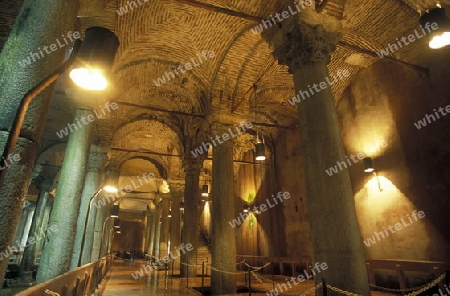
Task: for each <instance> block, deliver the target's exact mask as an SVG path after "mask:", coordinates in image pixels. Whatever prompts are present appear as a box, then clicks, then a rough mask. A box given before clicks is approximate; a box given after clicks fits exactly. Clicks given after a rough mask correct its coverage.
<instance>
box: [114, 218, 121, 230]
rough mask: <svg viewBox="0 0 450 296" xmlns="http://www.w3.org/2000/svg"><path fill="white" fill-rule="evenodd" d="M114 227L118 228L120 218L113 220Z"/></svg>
mask: <svg viewBox="0 0 450 296" xmlns="http://www.w3.org/2000/svg"><path fill="white" fill-rule="evenodd" d="M114 228H116V229H119V228H120V219H119V218H117V219H115V220H114Z"/></svg>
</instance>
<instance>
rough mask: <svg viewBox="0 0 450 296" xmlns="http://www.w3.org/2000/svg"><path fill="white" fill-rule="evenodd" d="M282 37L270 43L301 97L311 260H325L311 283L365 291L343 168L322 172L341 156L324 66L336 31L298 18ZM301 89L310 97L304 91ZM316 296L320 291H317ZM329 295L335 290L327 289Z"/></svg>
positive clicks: (347, 178)
mask: <svg viewBox="0 0 450 296" xmlns="http://www.w3.org/2000/svg"><path fill="white" fill-rule="evenodd" d="M286 37H287V38H286V39H285V40H284V43H283V44H281V45H280V46H279V47H276V50H275V55H278V57H279V58H280V62H281V63H283V64H286V65H288V66H289V67H290V72H291V73H293V75H294V85H295V90H296V94H299V96H298V97H297V98H299V97H300V98H301V97H305V99H303V100H299V101H298V102H297V106H298V116H299V123H300V139H301V144H302V152H303V157H304V164H305V167H304V169H305V185H306V193H307V201H308V211H309V222H310V227H311V241H312V248H313V257H314V261H315V262H319V263H323V262H325V263H326V264H327V265H328V269H326V270H323V271H321V275H320V277H316V283H319V282H320V279H321V277H323V278H324V279H325V280H326V282H327V283H328V284H331V285H333V286H335V287H338V288H340V289H343V290H346V291H350V292H352V293H358V294H362V295H369V288H368V282H367V273H366V266H365V262H364V249H363V246H362V239H361V235H360V231H359V225H358V220H357V217H356V209H355V203H354V200H353V191H352V184H351V181H350V174H349V171H348V170H343V171H340V172H339V173H337V174H334V175H332V176H329V175H328V174H327V173H326V172H325V170H326V169H328V168H329V167H330V166H333V165H334V164H336V162H337V161H343V160H345V156H346V155H345V151H344V145H343V142H342V136H341V131H340V128H339V121H338V117H337V112H336V107H335V100H334V97H333V93H332V88H331V86H330V85H329V84H331V83H328V81H330V79H331V80H333V78H332V77H330V75H329V72H328V68H327V64H328V63H329V61H330V53H331V52H332V51H333V50H334V48H335V44H336V43H337V40H338V38H339V35H338V34H337V33H333V32H328V31H326V30H325V29H324V27H323V26H322V25H317V26H312V25H308V24H303V23H299V24H297V25H296V26H295V28H294V30H293V31H292V32H290V33H289V34H288V35H286ZM327 79H328V80H327ZM320 84H322V85H321V86H320V88H319V87H318V86H319V85H320ZM324 84H325V87H323V86H324ZM314 85H315V86H314ZM307 92H309V94H311V96H309V95H308V96H306V95H305V93H307ZM333 205H339V208H336V207H335V206H333ZM318 295H322V294H321V291H319V294H318ZM329 295H339V293H336V292H333V291H330V292H329Z"/></svg>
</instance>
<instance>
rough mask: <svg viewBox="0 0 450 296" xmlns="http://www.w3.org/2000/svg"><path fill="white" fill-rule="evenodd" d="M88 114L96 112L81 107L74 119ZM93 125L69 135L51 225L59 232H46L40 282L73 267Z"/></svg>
mask: <svg viewBox="0 0 450 296" xmlns="http://www.w3.org/2000/svg"><path fill="white" fill-rule="evenodd" d="M88 116H94V113H93V112H92V110H89V109H81V108H78V109H77V110H76V111H75V114H74V120H75V119H79V118H83V117H84V118H87V117H88ZM93 128H94V124H85V125H81V127H79V128H78V129H75V130H74V131H73V132H72V133H71V134H70V135H69V140H68V143H67V148H66V152H65V155H64V160H63V164H62V167H61V176H60V179H59V183H58V187H57V189H56V198H55V201H54V203H53V210H52V213H51V216H50V221H49V225H52V226H56V229H57V232H50V233H48V235H47V238H48V240H47V241H46V244H45V245H44V250H43V252H42V257H41V262H40V266H39V269H38V273H37V278H36V281H37V282H38V283H43V282H45V281H48V280H50V279H52V278H55V277H56V276H58V275H61V274H63V273H65V272H67V271H69V270H70V260H71V257H72V251H73V245H74V241H75V235H74V234H75V231H76V226H77V216H78V211H79V208H80V202H81V194H82V190H83V186H84V178H85V173H86V166H87V161H88V157H89V150H90V148H91V140H92V134H93Z"/></svg>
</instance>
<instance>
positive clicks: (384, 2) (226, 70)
mask: <svg viewBox="0 0 450 296" xmlns="http://www.w3.org/2000/svg"><path fill="white" fill-rule="evenodd" d="M20 2H21V1H12V0H11V1H4V2H3V3H2V4H0V5H1V6H2V7H4V8H5V9H3V8H2V11H1V12H0V15H1V16H2V17H1V18H0V20H1V21H0V48H2V47H3V44H4V42H5V40H6V37H7V34H8V32H9V30H10V29H11V26H12V24H13V23H14V19H15V17H16V16H17V13H18V11H19V9H20ZM81 2H82V8H81V11H80V18H79V20H80V22H79V23H78V24H77V27H76V28H75V29H76V30H79V31H83V32H84V30H85V29H86V28H88V27H91V26H96V25H98V26H103V27H107V28H109V29H110V30H112V31H113V32H115V34H116V35H117V36H118V37H119V40H120V47H119V52H118V54H117V56H116V60H115V64H114V66H113V69H112V83H111V84H112V87H111V89H110V92H109V99H110V100H111V101H114V102H118V104H119V107H120V108H119V109H118V110H117V111H115V112H113V113H111V114H110V116H109V117H108V118H104V119H101V120H98V121H97V122H96V127H95V133H96V142H97V143H98V144H100V145H102V146H105V147H108V148H111V149H110V150H109V162H110V164H112V165H116V166H119V167H120V166H123V167H126V171H127V174H133V172H134V173H135V174H137V172H142V171H145V170H146V169H148V170H155V171H158V170H159V171H158V172H155V173H157V175H158V176H160V177H163V178H168V179H173V180H180V179H182V178H183V171H182V159H181V157H179V156H180V155H183V154H187V153H189V151H185V150H186V145H185V142H186V140H185V139H186V137H185V136H186V135H192V134H196V133H199V132H203V131H204V129H205V127H204V125H203V124H202V121H203V119H205V114H206V113H207V112H208V110H209V108H210V106H211V104H214V101H215V100H216V101H219V102H220V106H221V110H222V111H223V113H226V114H228V115H235V117H236V118H238V119H237V120H236V122H239V121H241V120H244V119H245V120H251V121H252V122H254V121H256V122H259V123H261V124H262V126H260V131H262V132H263V133H264V135H265V137H266V138H267V139H268V141H269V142H270V141H275V140H276V138H277V133H278V129H277V126H281V128H293V127H295V126H296V124H297V119H296V110H295V109H294V107H291V106H290V104H288V103H287V100H288V99H289V98H291V97H292V96H293V95H294V92H295V91H294V85H293V80H292V76H291V74H289V73H288V70H287V67H285V66H282V65H279V64H278V63H277V61H275V60H274V58H273V57H272V54H271V53H272V49H271V48H270V46H269V44H268V43H267V42H266V40H264V39H263V38H262V36H261V35H260V34H254V33H253V32H252V30H251V29H252V28H253V27H254V26H255V25H257V24H258V20H262V19H267V18H269V16H270V15H273V14H274V13H276V12H281V11H283V10H286V9H287V7H289V6H291V5H294V1H292V0H278V1H277V0H264V1H262V0H248V1H243V0H149V1H147V2H145V0H140V2H141V5H139V4H138V5H137V6H138V7H135V8H134V9H133V10H130V9H129V12H128V13H125V14H123V15H122V16H119V15H118V13H117V12H116V10H117V9H119V8H120V7H122V6H126V5H127V1H126V0H117V1H106V0H96V1H81ZM130 2H131V1H130ZM136 2H137V1H136ZM316 2H318V4H319V3H320V4H321V5H322V6H323V7H322V9H321V11H320V12H318V13H323V14H326V15H328V16H329V17H333V18H336V19H338V20H340V21H341V22H342V36H343V37H342V39H341V41H340V43H339V44H338V47H337V49H336V51H335V52H334V53H333V54H332V61H331V64H330V65H329V69H330V73H331V75H333V73H336V71H339V70H344V69H346V70H348V71H349V72H350V73H351V75H350V76H349V77H348V78H347V79H345V80H342V81H340V82H339V83H337V84H335V85H334V86H333V92H334V96H335V99H336V101H338V100H339V99H340V97H341V94H342V92H343V91H344V89H345V88H346V87H347V86H348V84H349V83H350V82H351V80H352V78H353V77H354V75H356V74H357V73H358V71H359V70H361V69H362V68H365V67H368V66H370V65H371V64H373V63H376V62H382V59H380V58H378V57H377V55H376V54H375V52H377V51H379V50H380V49H383V48H385V47H386V46H387V44H388V43H390V42H393V41H395V39H396V38H399V37H402V36H406V35H407V34H410V33H411V32H413V31H414V30H415V29H418V28H419V24H418V19H419V17H420V15H419V12H423V11H424V10H425V9H426V8H427V7H428V8H431V7H434V6H435V5H436V3H437V1H434V0H404V1H401V0H370V1H361V0H347V1H346V0H328V1H327V0H324V1H316ZM440 4H441V5H442V6H443V7H444V8H447V11H450V0H442V1H440ZM275 30H276V29H275ZM203 51H213V52H214V57H213V58H209V59H206V60H205V61H204V62H203V63H202V64H201V65H200V66H198V67H194V68H193V69H192V70H191V71H187V72H186V73H184V74H182V75H177V77H175V78H173V79H171V80H170V81H168V82H167V83H165V84H163V85H161V86H159V87H158V86H156V85H155V83H154V80H156V79H157V78H158V77H161V76H163V75H164V73H165V72H168V71H171V70H172V69H173V68H174V67H177V66H178V65H184V64H185V63H186V62H190V61H191V59H192V58H196V57H197V55H201V54H202V52H203ZM432 54H433V53H432V52H430V51H429V50H428V47H427V45H426V41H425V38H422V39H420V40H418V41H416V42H414V43H411V44H410V45H408V46H407V47H403V48H402V49H400V50H399V51H397V52H395V53H394V54H393V59H395V61H394V62H396V63H402V64H404V65H406V66H408V67H414V68H416V69H418V71H424V72H428V71H429V72H432V71H434V70H437V69H438V67H439V65H435V64H432V63H431V61H430V60H431V59H430V57H431V55H432ZM197 61H198V59H197ZM255 82H257V84H258V90H257V91H256V94H255V93H254V91H253V89H252V85H253V84H254V83H255ZM64 89H65V83H64V81H60V82H59V85H58V88H57V92H56V94H55V97H54V99H53V101H52V107H51V108H52V109H51V112H50V115H49V117H48V120H47V126H46V133H45V135H44V137H43V139H42V143H41V149H40V151H41V152H44V151H45V153H44V154H43V156H42V157H38V158H37V159H38V164H39V166H38V167H39V170H42V167H45V166H46V165H48V166H54V165H58V162H59V164H60V162H61V160H62V157H60V154H61V146H63V145H64V142H65V141H66V140H67V139H58V137H57V136H56V134H55V132H56V131H58V130H60V129H61V128H63V127H64V126H65V124H67V122H69V121H71V116H72V115H71V112H72V110H73V108H74V106H73V104H72V105H70V104H68V103H67V100H66V98H65V95H64ZM255 106H258V108H255ZM167 110H170V111H175V112H172V113H168V112H166V111H167ZM255 111H259V112H258V114H257V115H256V116H255ZM62 119H63V120H62ZM239 141H241V143H239V144H238V145H237V147H239V148H238V149H235V159H239V158H240V159H242V155H243V153H244V152H246V151H248V150H249V149H251V145H249V144H248V142H249V141H251V138H250V140H249V137H241V138H240V139H239ZM52 151H54V153H52ZM54 155H56V156H58V157H57V158H56V159H58V161H56V162H55V157H54ZM131 159H132V160H133V161H131ZM135 159H138V160H139V159H140V160H141V161H136V160H135ZM149 160H150V161H149ZM154 164H157V165H154ZM133 167H134V168H133ZM205 167H206V168H207V169H210V168H211V162H210V161H206V162H205ZM158 168H159V169H158ZM123 173H124V174H125V172H123ZM37 174H38V173H36V174H35V175H37Z"/></svg>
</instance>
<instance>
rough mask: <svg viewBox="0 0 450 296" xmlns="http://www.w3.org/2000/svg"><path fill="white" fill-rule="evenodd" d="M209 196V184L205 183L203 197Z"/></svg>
mask: <svg viewBox="0 0 450 296" xmlns="http://www.w3.org/2000/svg"><path fill="white" fill-rule="evenodd" d="M208 196H209V186H208V184H204V185H203V186H202V197H208Z"/></svg>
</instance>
